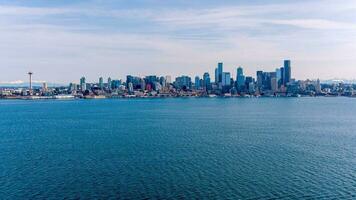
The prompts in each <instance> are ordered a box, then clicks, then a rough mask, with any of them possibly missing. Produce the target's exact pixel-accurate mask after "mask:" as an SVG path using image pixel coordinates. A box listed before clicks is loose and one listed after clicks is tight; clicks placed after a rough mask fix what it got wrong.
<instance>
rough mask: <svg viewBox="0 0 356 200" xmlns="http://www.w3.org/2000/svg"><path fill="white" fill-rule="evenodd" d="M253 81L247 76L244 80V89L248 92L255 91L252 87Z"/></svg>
mask: <svg viewBox="0 0 356 200" xmlns="http://www.w3.org/2000/svg"><path fill="white" fill-rule="evenodd" d="M254 82H255V81H254V79H253V78H252V77H251V76H247V77H246V78H245V83H244V84H245V87H246V88H247V90H248V92H250V93H253V92H254V91H255V86H254Z"/></svg>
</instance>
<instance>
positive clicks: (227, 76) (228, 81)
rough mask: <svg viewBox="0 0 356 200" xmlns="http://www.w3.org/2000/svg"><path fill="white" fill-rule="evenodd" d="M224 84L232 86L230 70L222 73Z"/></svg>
mask: <svg viewBox="0 0 356 200" xmlns="http://www.w3.org/2000/svg"><path fill="white" fill-rule="evenodd" d="M221 83H222V86H230V84H231V74H230V72H223V73H222V81H221Z"/></svg>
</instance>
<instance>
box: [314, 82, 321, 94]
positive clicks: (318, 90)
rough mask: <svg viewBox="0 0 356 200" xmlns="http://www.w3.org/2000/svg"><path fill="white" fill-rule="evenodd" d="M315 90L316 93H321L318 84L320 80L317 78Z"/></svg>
mask: <svg viewBox="0 0 356 200" xmlns="http://www.w3.org/2000/svg"><path fill="white" fill-rule="evenodd" d="M315 92H316V93H317V94H320V93H321V84H320V80H319V79H318V80H317V81H316V85H315Z"/></svg>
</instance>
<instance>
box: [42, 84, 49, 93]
mask: <svg viewBox="0 0 356 200" xmlns="http://www.w3.org/2000/svg"><path fill="white" fill-rule="evenodd" d="M47 90H48V85H47V83H46V82H44V83H42V91H44V92H47Z"/></svg>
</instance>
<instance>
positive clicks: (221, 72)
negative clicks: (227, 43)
mask: <svg viewBox="0 0 356 200" xmlns="http://www.w3.org/2000/svg"><path fill="white" fill-rule="evenodd" d="M222 76H223V63H222V62H220V63H218V80H219V81H218V83H221V82H222Z"/></svg>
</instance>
